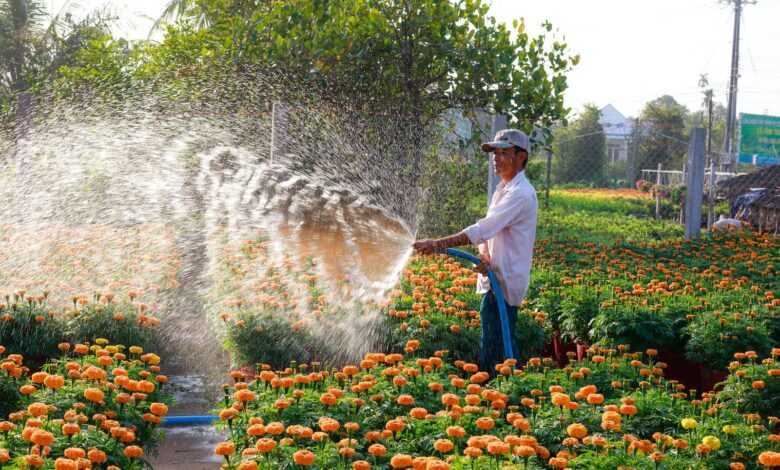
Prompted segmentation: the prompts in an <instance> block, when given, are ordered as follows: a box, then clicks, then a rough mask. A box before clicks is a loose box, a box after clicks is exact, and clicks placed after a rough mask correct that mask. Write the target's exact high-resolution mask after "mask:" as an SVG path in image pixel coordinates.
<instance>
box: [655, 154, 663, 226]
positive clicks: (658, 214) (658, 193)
mask: <svg viewBox="0 0 780 470" xmlns="http://www.w3.org/2000/svg"><path fill="white" fill-rule="evenodd" d="M662 169H663V164H661V163H659V164H658V172H657V173H656V174H655V218H656V220H658V219H660V218H661V189H660V188H661V170H662Z"/></svg>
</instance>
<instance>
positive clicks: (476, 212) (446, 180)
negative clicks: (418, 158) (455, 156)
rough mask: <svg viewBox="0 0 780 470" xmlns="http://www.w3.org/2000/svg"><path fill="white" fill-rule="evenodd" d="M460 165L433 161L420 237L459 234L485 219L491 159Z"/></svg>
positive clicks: (437, 160) (447, 161) (425, 184)
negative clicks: (488, 161) (488, 170)
mask: <svg viewBox="0 0 780 470" xmlns="http://www.w3.org/2000/svg"><path fill="white" fill-rule="evenodd" d="M480 157H483V158H481V159H480V160H477V161H476V162H473V163H472V162H460V161H455V160H441V159H439V158H438V157H433V158H431V161H429V162H428V166H429V169H428V170H427V171H426V172H425V174H426V175H429V176H427V177H426V178H425V179H424V180H423V182H422V185H423V187H425V188H426V191H425V196H424V197H423V200H422V201H421V203H420V213H421V220H420V223H419V229H418V235H419V236H424V237H442V236H446V235H450V234H452V233H457V232H459V231H461V230H463V228H464V227H468V226H469V225H471V224H473V223H474V222H476V221H477V220H479V219H480V218H482V217H484V216H485V211H486V210H487V192H486V191H485V186H486V184H487V175H488V173H487V159H486V158H484V156H483V155H478V156H477V158H480Z"/></svg>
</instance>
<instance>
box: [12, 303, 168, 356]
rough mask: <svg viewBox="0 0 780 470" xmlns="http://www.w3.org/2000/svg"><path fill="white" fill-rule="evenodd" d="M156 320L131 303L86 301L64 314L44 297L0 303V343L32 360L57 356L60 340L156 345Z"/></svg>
mask: <svg viewBox="0 0 780 470" xmlns="http://www.w3.org/2000/svg"><path fill="white" fill-rule="evenodd" d="M158 323H159V321H158V320H157V319H156V318H154V317H150V316H147V315H144V314H143V313H141V312H139V311H138V310H137V309H136V308H135V307H133V306H131V305H130V304H115V303H108V304H102V303H97V302H95V303H87V304H84V305H82V306H79V308H78V309H74V310H72V311H70V312H67V313H66V314H55V313H53V312H52V310H51V308H50V307H49V306H48V305H46V303H45V301H44V300H33V299H29V300H24V301H23V300H22V299H21V297H16V302H14V303H12V304H11V305H10V306H2V304H0V345H2V346H5V348H6V350H7V351H8V353H11V354H21V355H23V356H24V357H25V359H27V360H29V361H32V362H33V363H35V364H38V365H39V364H40V363H42V362H43V361H45V360H47V359H50V358H54V357H58V356H59V355H60V354H61V353H60V350H59V349H58V345H59V344H60V343H62V342H67V341H72V342H87V343H89V342H94V341H95V340H96V339H98V338H102V339H105V340H109V341H111V342H112V343H115V344H128V345H132V346H141V347H143V348H147V349H148V348H153V347H155V346H157V345H158V338H157V336H156V334H155V330H154V328H155V326H156V325H157V324H158Z"/></svg>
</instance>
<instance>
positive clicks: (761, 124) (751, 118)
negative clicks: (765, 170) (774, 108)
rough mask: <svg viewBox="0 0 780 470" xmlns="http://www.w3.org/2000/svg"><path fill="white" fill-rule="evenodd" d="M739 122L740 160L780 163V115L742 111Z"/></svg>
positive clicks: (763, 163)
mask: <svg viewBox="0 0 780 470" xmlns="http://www.w3.org/2000/svg"><path fill="white" fill-rule="evenodd" d="M739 122H740V128H739V130H740V138H739V162H740V163H747V164H749V165H760V166H765V165H777V164H780V117H777V116H764V115H760V114H745V113H741V114H740V115H739Z"/></svg>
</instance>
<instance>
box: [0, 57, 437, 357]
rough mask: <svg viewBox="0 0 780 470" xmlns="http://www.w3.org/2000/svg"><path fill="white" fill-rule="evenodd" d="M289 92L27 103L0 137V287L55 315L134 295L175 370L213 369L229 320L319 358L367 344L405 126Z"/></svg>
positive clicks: (406, 248)
mask: <svg viewBox="0 0 780 470" xmlns="http://www.w3.org/2000/svg"><path fill="white" fill-rule="evenodd" d="M293 83H294V82H293V81H291V80H290V79H289V77H285V78H284V79H281V78H280V77H278V76H274V75H272V74H268V73H264V72H263V71H258V70H252V71H251V73H250V72H246V71H245V72H243V73H242V74H237V73H233V74H231V75H230V76H229V78H225V76H222V77H206V78H201V79H198V80H193V81H192V82H190V83H187V84H186V86H180V88H179V89H178V90H177V91H176V92H172V91H171V88H168V89H165V90H161V89H160V88H159V87H156V86H153V85H150V86H148V87H144V88H143V89H142V88H140V87H138V88H135V89H132V90H122V91H121V92H119V93H114V94H113V98H110V99H106V98H105V96H102V97H100V98H98V97H97V96H96V95H94V94H88V95H84V96H78V97H71V98H69V99H59V100H57V101H56V102H50V103H47V102H46V100H39V102H38V104H37V106H36V107H35V109H34V111H33V112H32V113H31V116H30V118H29V120H27V121H25V122H17V123H16V126H15V129H16V133H15V135H14V137H12V138H10V139H9V138H6V139H5V140H3V139H0V140H2V145H0V149H1V151H2V153H0V286H3V287H4V288H7V289H13V288H19V289H26V290H28V291H34V290H43V289H46V290H48V291H49V292H50V302H51V303H53V304H55V305H58V304H60V305H67V304H69V302H70V299H71V298H72V296H74V295H78V294H91V293H93V292H106V291H112V292H118V293H121V292H123V291H124V292H129V291H133V292H135V293H137V294H139V295H140V297H139V298H138V300H139V301H143V302H145V303H146V304H148V305H150V306H151V310H152V311H153V312H156V313H158V314H159V315H160V316H161V317H162V319H163V323H162V325H163V337H164V338H165V344H166V345H168V349H169V350H170V352H173V353H174V354H175V355H176V356H177V358H178V359H179V360H180V361H182V362H186V363H188V364H189V365H190V366H191V367H194V366H200V365H204V364H213V363H215V362H217V363H218V362H219V361H216V360H215V358H218V357H220V356H221V354H223V353H222V345H221V344H220V339H219V338H220V334H221V333H220V332H221V331H223V329H224V325H226V324H229V325H232V326H233V327H235V326H236V324H235V323H230V322H234V321H237V320H235V319H234V318H232V316H233V315H234V313H235V312H238V311H262V312H266V313H269V314H271V315H273V316H275V317H276V318H278V319H280V320H282V321H284V322H286V323H287V324H290V325H292V328H293V330H295V331H297V330H303V331H306V333H307V335H309V336H310V337H315V338H320V339H321V341H320V343H321V344H326V343H327V344H328V345H329V346H328V347H323V348H319V349H317V348H314V350H311V348H310V349H309V350H308V351H307V352H308V353H311V354H314V353H318V354H331V357H330V358H326V357H318V359H324V360H328V359H331V360H333V361H341V360H352V359H354V358H355V357H357V356H359V355H360V354H362V353H364V352H365V351H367V350H369V349H371V348H372V347H375V346H376V344H377V342H378V341H381V339H382V338H381V331H382V329H381V328H380V327H379V325H380V324H381V315H380V313H379V310H380V308H381V306H382V305H383V303H385V302H386V299H387V293H388V291H389V289H391V288H392V287H393V286H394V285H395V284H396V282H397V280H398V276H399V274H400V271H401V270H402V268H403V266H404V265H405V263H406V261H407V259H408V257H409V255H410V254H411V249H410V245H411V241H412V239H413V233H414V230H415V227H416V204H417V200H418V190H417V188H416V180H415V177H414V163H413V162H414V157H415V155H413V152H412V151H411V150H410V148H412V147H410V145H411V143H415V145H416V143H417V142H420V141H422V140H423V137H422V132H421V130H415V132H410V130H409V129H408V128H406V127H405V126H403V125H400V124H399V123H401V124H402V122H401V121H402V119H401V118H399V117H398V116H395V119H392V120H391V119H388V117H387V116H386V115H377V113H374V115H370V114H367V113H360V112H357V111H355V109H352V108H351V107H350V105H349V104H348V103H339V102H338V100H334V99H332V97H327V96H326V95H323V94H322V93H314V92H312V91H311V90H306V91H305V92H302V91H301V89H300V88H295V86H294V85H293ZM181 89H186V90H187V91H186V92H184V93H182V92H180V90H181ZM417 131H420V133H419V134H416V132H417ZM287 341H290V342H291V343H292V342H296V341H298V339H296V338H295V337H291V338H289V339H288V340H287ZM290 346H293V345H292V344H290ZM296 346H298V345H296ZM218 365H219V367H220V368H221V367H224V364H218Z"/></svg>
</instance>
